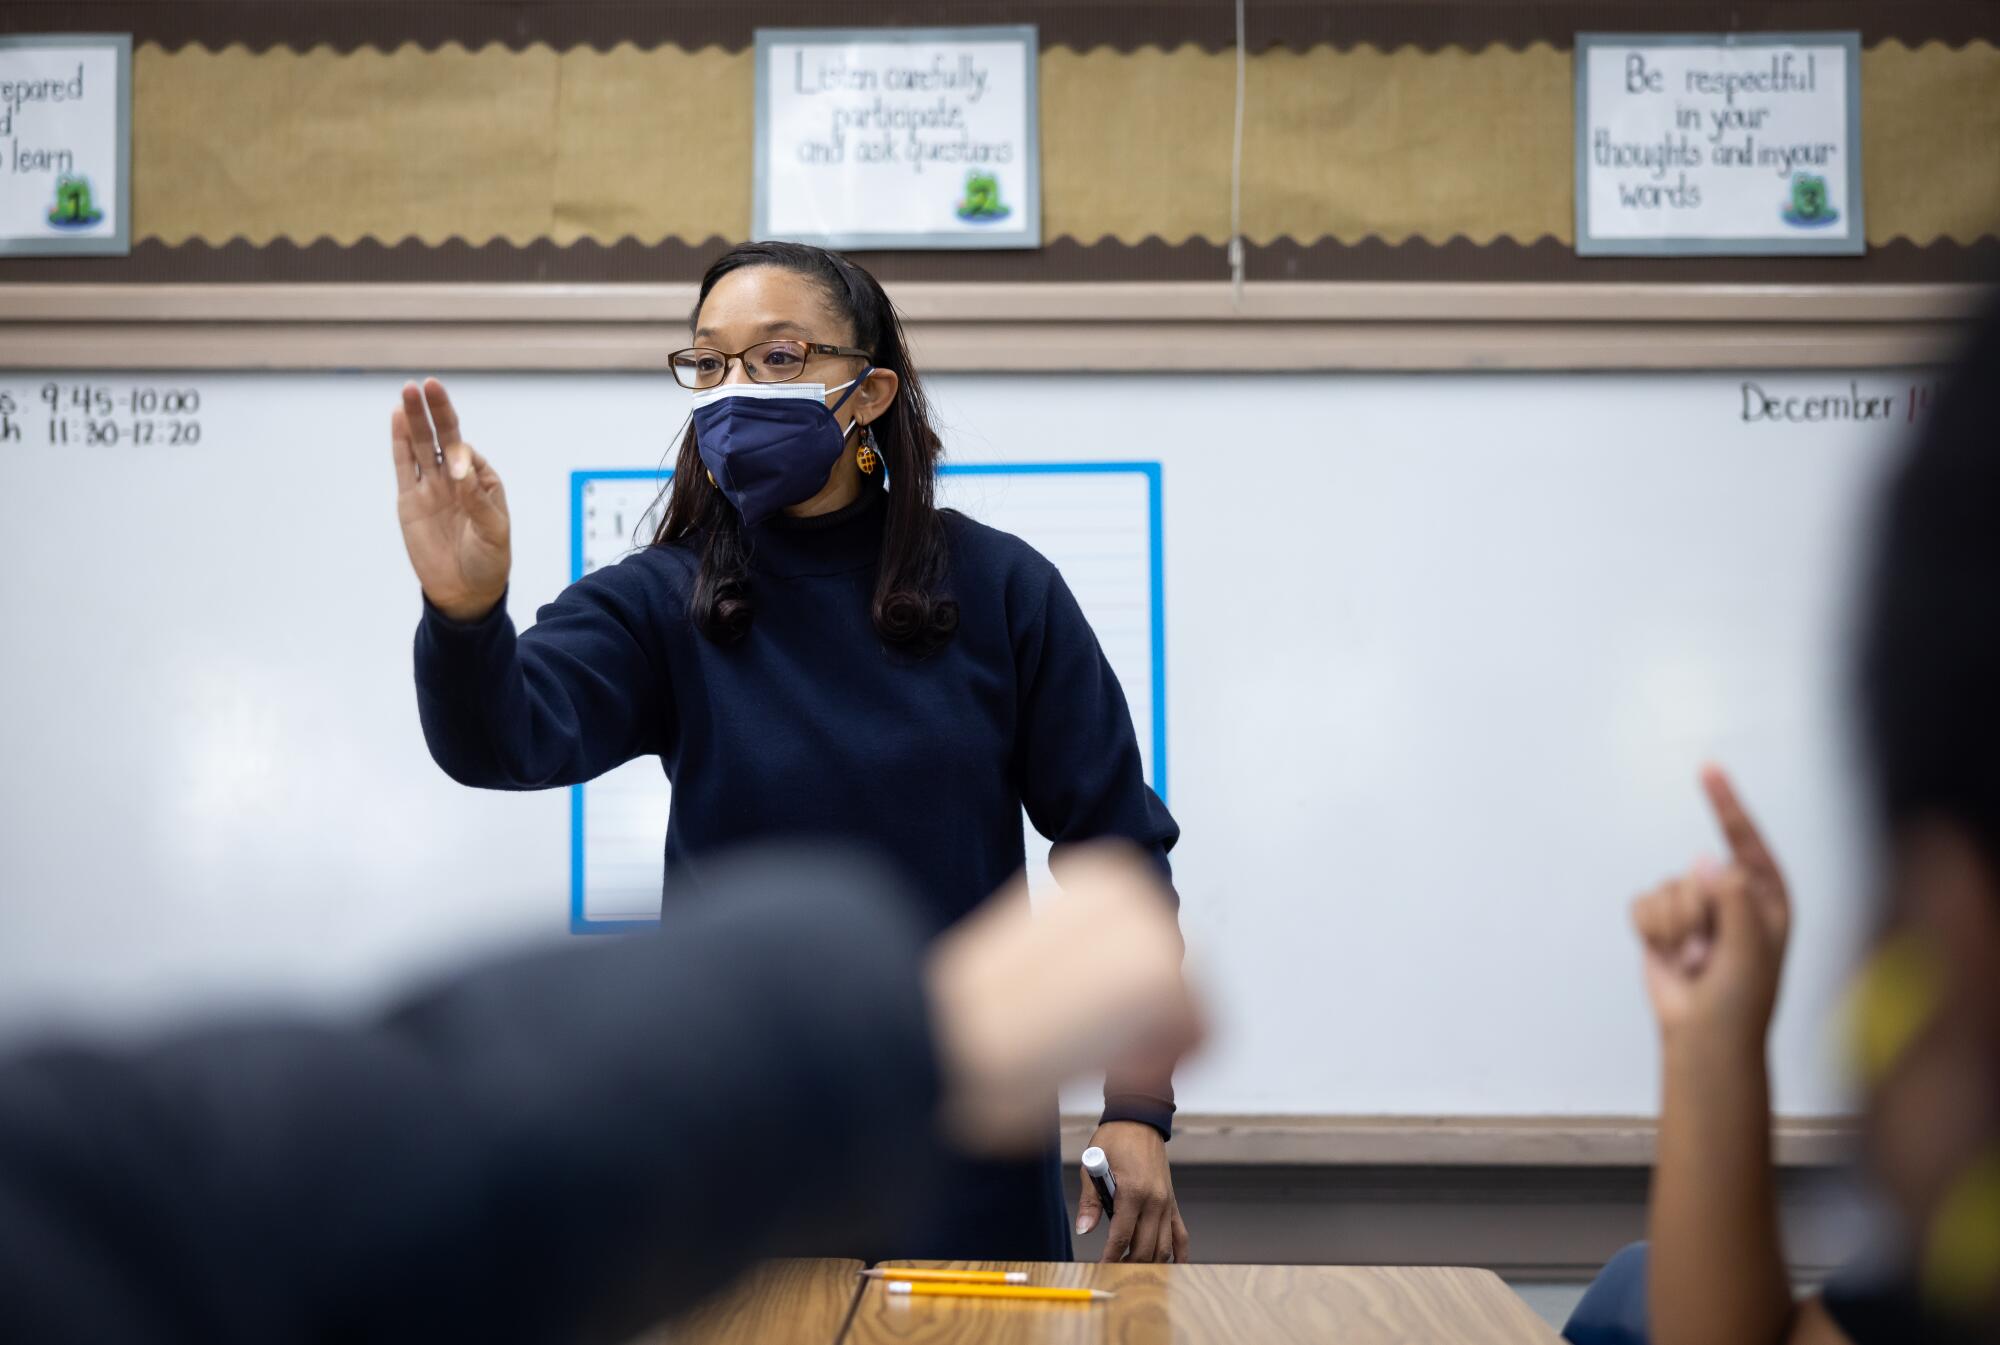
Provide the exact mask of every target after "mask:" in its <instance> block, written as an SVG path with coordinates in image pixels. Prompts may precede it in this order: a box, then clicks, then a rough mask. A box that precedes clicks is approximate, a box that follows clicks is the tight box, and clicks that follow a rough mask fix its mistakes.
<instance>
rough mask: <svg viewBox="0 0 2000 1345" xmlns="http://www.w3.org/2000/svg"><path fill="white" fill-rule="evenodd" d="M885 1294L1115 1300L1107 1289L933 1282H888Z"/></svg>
mask: <svg viewBox="0 0 2000 1345" xmlns="http://www.w3.org/2000/svg"><path fill="white" fill-rule="evenodd" d="M889 1292H890V1293H892V1294H898V1295H908V1296H910V1297H912V1298H1014V1299H1038V1300H1041V1301H1042V1302H1048V1303H1094V1302H1096V1301H1097V1300H1098V1299H1100V1298H1116V1297H1118V1295H1117V1294H1114V1293H1112V1292H1110V1291H1109V1290H1107V1289H1055V1288H1050V1287H1048V1286H1046V1285H1037V1284H963V1283H960V1284H944V1283H939V1282H938V1281H935V1280H929V1281H923V1282H921V1283H913V1282H911V1281H909V1280H891V1281H889Z"/></svg>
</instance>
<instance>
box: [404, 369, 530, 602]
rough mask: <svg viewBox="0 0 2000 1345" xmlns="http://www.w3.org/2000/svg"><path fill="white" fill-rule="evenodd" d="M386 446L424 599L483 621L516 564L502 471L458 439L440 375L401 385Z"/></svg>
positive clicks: (454, 414) (454, 416)
mask: <svg viewBox="0 0 2000 1345" xmlns="http://www.w3.org/2000/svg"><path fill="white" fill-rule="evenodd" d="M426 412H428V415H427V414H426ZM433 424H435V425H436V426H437V436H436V438H435V439H433V438H432V436H431V426H432V425H433ZM389 441H390V447H391V449H392V451H393V452H394V453H395V455H396V517H397V519H398V520H399V521H400V522H401V523H402V525H403V546H404V548H405V549H406V550H408V552H409V553H410V567H411V568H412V569H414V570H415V571H416V572H417V582H418V583H420V584H422V585H423V587H424V596H426V597H428V598H429V599H430V600H431V603H432V604H433V605H434V606H436V607H437V608H438V610H440V611H442V612H443V613H444V614H445V615H446V616H449V617H453V618H456V619H457V620H460V621H472V620H476V619H478V618H479V617H482V616H485V615H486V614H487V613H488V612H490V611H492V610H493V608H494V606H495V605H497V604H498V603H499V601H500V599H501V598H502V597H503V596H505V594H506V592H507V572H508V570H509V569H510V568H511V566H512V564H513V550H512V546H511V543H510V541H509V532H510V525H509V522H508V517H507V492H506V491H505V490H504V489H503V488H502V487H501V485H500V475H499V473H497V472H495V471H494V470H493V468H492V466H491V465H489V464H488V463H487V461H486V459H485V458H482V457H480V456H479V454H478V452H477V451H476V450H474V448H473V447H472V445H471V444H468V443H466V442H465V441H464V440H463V439H461V438H459V434H458V412H457V411H456V410H454V409H453V407H452V404H451V398H450V397H449V396H447V395H446V394H445V390H444V384H442V383H440V382H438V381H437V380H436V379H435V378H427V379H425V380H424V384H423V386H422V387H421V388H420V387H418V386H417V385H416V384H415V383H405V384H404V385H403V402H402V405H400V406H398V407H397V408H396V410H395V413H394V414H393V415H391V416H390V417H389ZM439 449H442V450H443V452H444V465H443V466H442V467H440V466H439V465H438V462H437V450H439Z"/></svg>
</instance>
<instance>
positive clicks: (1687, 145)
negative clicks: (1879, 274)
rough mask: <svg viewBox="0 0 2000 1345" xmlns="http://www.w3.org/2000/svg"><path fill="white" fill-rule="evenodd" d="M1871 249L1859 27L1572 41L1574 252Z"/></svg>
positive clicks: (1599, 37) (1750, 252)
mask: <svg viewBox="0 0 2000 1345" xmlns="http://www.w3.org/2000/svg"><path fill="white" fill-rule="evenodd" d="M1866 249H1867V234H1866V232H1865V231H1864V230H1863V227H1862V202H1861V39H1860V36H1859V34H1856V33H1789V34H1779V33H1737V34H1724V35H1718V36H1680V35H1673V36H1652V35H1645V36H1641V35H1635V34H1629V33H1626V34H1603V33H1582V34H1578V36H1577V39H1576V250H1577V251H1578V252H1579V253H1582V254H1584V255H1586V256H1588V255H1593V254H1596V255H1615V254H1641V255H1651V256H1663V255H1675V254H1696V253H1710V254H1716V253H1722V254H1736V255H1758V254H1779V253H1821V254H1824V253H1839V254H1850V255H1858V254H1860V253H1862V252H1864V251H1865V250H1866Z"/></svg>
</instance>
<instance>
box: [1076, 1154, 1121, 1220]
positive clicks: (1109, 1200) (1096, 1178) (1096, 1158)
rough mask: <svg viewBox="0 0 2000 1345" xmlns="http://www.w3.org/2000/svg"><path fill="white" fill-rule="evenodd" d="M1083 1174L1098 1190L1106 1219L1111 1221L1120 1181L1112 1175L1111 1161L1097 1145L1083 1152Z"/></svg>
mask: <svg viewBox="0 0 2000 1345" xmlns="http://www.w3.org/2000/svg"><path fill="white" fill-rule="evenodd" d="M1083 1173H1084V1175H1085V1176H1086V1177H1088V1178H1090V1184H1091V1185H1092V1186H1095V1187H1096V1188H1097V1198H1098V1199H1099V1200H1100V1201H1102V1202H1104V1217H1105V1218H1106V1219H1109V1218H1110V1217H1111V1215H1112V1213H1113V1210H1112V1206H1113V1205H1114V1204H1115V1203H1116V1202H1117V1199H1118V1179H1117V1178H1116V1177H1114V1176H1112V1175H1111V1160H1110V1159H1108V1158H1106V1157H1105V1156H1104V1150H1102V1149H1100V1148H1098V1147H1097V1146H1096V1145H1095V1144H1093V1145H1091V1146H1090V1147H1089V1148H1088V1149H1085V1150H1084V1151H1083Z"/></svg>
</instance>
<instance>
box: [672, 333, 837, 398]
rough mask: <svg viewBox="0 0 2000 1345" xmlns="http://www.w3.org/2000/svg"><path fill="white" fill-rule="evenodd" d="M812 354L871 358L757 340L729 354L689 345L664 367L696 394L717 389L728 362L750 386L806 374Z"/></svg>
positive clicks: (808, 343)
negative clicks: (734, 362)
mask: <svg viewBox="0 0 2000 1345" xmlns="http://www.w3.org/2000/svg"><path fill="white" fill-rule="evenodd" d="M814 355H847V356H851V357H853V358H855V359H862V360H866V359H873V358H874V357H873V356H872V355H870V354H869V353H868V352H867V351H865V350H856V349H855V348H854V347H852V346H828V345H822V344H820V343H819V342H817V341H759V342H758V343H757V344H756V345H754V346H751V347H749V348H748V349H747V350H739V351H737V352H736V353H735V354H733V355H732V354H728V353H726V352H724V351H720V350H710V349H708V348H707V347H705V346H689V347H688V348H687V349H686V350H676V351H675V352H674V353H673V354H671V355H669V356H668V357H667V367H668V368H670V369H672V370H673V371H674V381H675V382H676V383H678V384H680V385H681V386H682V387H684V388H692V389H694V390H695V391H696V392H700V391H701V390H702V389H704V388H712V387H715V386H717V385H718V384H720V383H721V382H722V380H723V379H725V378H727V377H728V376H729V362H730V361H731V360H741V361H742V362H743V372H744V373H746V374H748V375H750V381H751V382H753V383H789V382H791V381H792V380H793V379H795V378H797V377H798V376H799V375H800V374H802V373H804V372H805V371H806V360H807V359H809V358H811V357H812V356H814Z"/></svg>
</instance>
